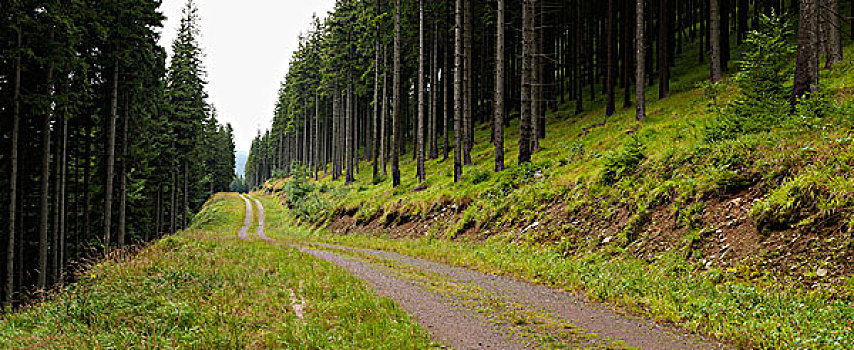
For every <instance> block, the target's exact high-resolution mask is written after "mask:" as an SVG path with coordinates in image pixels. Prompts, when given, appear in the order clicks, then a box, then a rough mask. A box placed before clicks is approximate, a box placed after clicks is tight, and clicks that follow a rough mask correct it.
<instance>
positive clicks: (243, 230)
mask: <svg viewBox="0 0 854 350" xmlns="http://www.w3.org/2000/svg"><path fill="white" fill-rule="evenodd" d="M240 198H243V201H244V202H245V203H246V218H244V219H243V226H242V227H240V231H239V232H238V233H237V236H238V237H240V239H249V226H251V225H252V203H251V202H249V198H246V197H245V196H244V195H243V194H241V195H240Z"/></svg>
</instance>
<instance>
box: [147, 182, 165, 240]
mask: <svg viewBox="0 0 854 350" xmlns="http://www.w3.org/2000/svg"><path fill="white" fill-rule="evenodd" d="M162 227H163V183H162V182H159V183H158V184H157V195H156V196H155V199H154V232H153V233H154V236H149V234H147V233H146V234H145V241H146V242H149V241H151V239H152V237H155V238H156V237H160V232H161V231H162Z"/></svg>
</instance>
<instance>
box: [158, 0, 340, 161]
mask: <svg viewBox="0 0 854 350" xmlns="http://www.w3.org/2000/svg"><path fill="white" fill-rule="evenodd" d="M185 2H186V0H163V4H162V6H161V7H160V9H161V12H163V14H164V15H165V16H166V17H167V19H166V22H165V23H164V28H163V33H162V35H161V38H160V44H161V45H162V46H164V47H166V48H167V50H169V51H170V53H171V50H172V40H174V38H175V32H176V31H177V28H178V23H179V22H180V18H181V9H182V8H183V6H184V4H185ZM196 5H197V6H198V7H199V16H200V17H201V23H200V26H201V38H200V39H199V41H200V43H201V46H202V50H203V51H204V53H205V58H204V62H205V69H206V70H207V72H208V79H207V80H208V88H207V89H208V94H209V95H210V99H209V101H208V102H210V103H212V104H213V105H214V106H215V107H216V109H217V112H218V113H219V121H220V123H223V124H225V123H231V125H232V126H233V127H234V137H235V143H236V144H237V151H249V148H250V146H251V145H252V139H253V138H254V137H255V135H256V134H257V132H258V130H266V129H267V128H269V127H270V123H271V122H272V120H273V109H274V107H275V103H276V97H277V93H278V90H279V84H280V83H281V81H282V79H284V76H285V73H287V70H288V62H289V61H290V58H291V54H292V53H293V51H294V50H296V49H297V47H298V40H297V38H298V35H299V34H300V33H305V32H306V31H307V30H308V28H309V25H310V24H311V15H312V14H314V13H316V14H317V15H318V17H321V18H324V17H326V13H327V12H328V11H330V10H332V8H333V6H334V5H335V0H239V1H235V0H196Z"/></svg>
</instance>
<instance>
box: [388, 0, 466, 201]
mask: <svg viewBox="0 0 854 350" xmlns="http://www.w3.org/2000/svg"><path fill="white" fill-rule="evenodd" d="M458 1H460V0H458ZM394 9H395V11H394V83H393V84H394V86H393V87H392V94H393V95H394V97H393V98H394V102H393V103H394V104H393V106H392V113H393V114H392V122H391V145H392V146H391V178H392V186H394V187H397V186H399V185H400V144H402V143H403V142H401V140H400V135H399V133H400V119H401V117H402V116H403V113H401V112H402V111H401V110H400V105H401V103H400V99H401V98H403V96H401V95H402V94H401V91H400V85H401V81H400V79H401V76H400V69H401V67H400V63H401V62H400V59H401V57H400V45H401V43H400V30H401V29H400V11H401V10H402V9H403V8H401V7H400V0H396V4H395V8H394Z"/></svg>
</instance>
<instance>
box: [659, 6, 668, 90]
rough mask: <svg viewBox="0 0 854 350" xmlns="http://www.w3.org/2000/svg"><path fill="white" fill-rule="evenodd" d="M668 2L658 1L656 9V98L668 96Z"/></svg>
mask: <svg viewBox="0 0 854 350" xmlns="http://www.w3.org/2000/svg"><path fill="white" fill-rule="evenodd" d="M669 3H670V1H669V0H659V8H658V61H657V62H658V98H659V99H663V98H666V97H667V96H669V95H670V58H669V57H668V53H669V52H670V49H669V45H670V44H669V41H670V35H671V33H670V26H669V23H670V13H669V11H670V4H669Z"/></svg>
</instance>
